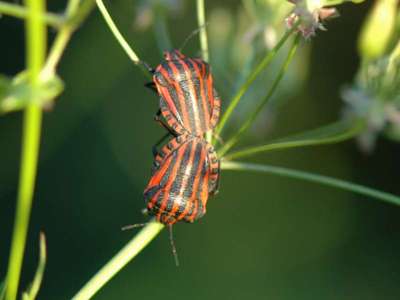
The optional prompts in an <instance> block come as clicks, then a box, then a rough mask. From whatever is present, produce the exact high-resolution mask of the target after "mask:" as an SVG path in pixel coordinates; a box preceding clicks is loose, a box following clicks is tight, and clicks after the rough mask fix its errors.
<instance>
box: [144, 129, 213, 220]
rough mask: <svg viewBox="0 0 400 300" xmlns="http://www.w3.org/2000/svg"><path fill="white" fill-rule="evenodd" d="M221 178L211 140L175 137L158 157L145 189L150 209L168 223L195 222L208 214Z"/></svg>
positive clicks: (187, 136)
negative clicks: (207, 210) (209, 199)
mask: <svg viewBox="0 0 400 300" xmlns="http://www.w3.org/2000/svg"><path fill="white" fill-rule="evenodd" d="M218 178H219V160H218V159H217V156H216V153H215V151H214V149H213V147H212V146H211V145H210V144H209V143H207V142H206V141H205V140H204V139H202V138H199V137H195V136H193V135H180V136H178V137H176V138H173V139H172V140H171V141H169V142H168V143H167V144H166V145H165V146H164V147H162V149H161V150H160V151H159V153H158V154H157V155H156V157H155V160H154V165H153V170H152V177H151V179H150V182H149V183H148V185H147V187H146V189H145V191H144V198H145V200H146V202H147V211H148V213H149V214H150V215H153V216H155V217H156V220H157V221H159V222H161V223H163V224H166V225H173V224H175V223H176V222H178V221H180V220H183V221H186V222H190V223H192V222H194V221H195V220H197V219H199V218H201V217H202V216H203V215H204V214H205V212H206V204H207V200H208V197H209V195H210V194H211V195H212V194H214V193H215V192H216V189H217V185H218Z"/></svg>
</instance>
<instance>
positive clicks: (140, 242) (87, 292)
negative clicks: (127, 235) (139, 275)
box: [72, 220, 164, 300]
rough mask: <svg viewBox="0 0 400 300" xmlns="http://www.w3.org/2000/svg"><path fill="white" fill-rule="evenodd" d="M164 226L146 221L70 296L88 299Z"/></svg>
mask: <svg viewBox="0 0 400 300" xmlns="http://www.w3.org/2000/svg"><path fill="white" fill-rule="evenodd" d="M163 228H164V225H163V224H161V223H158V222H155V221H154V220H153V221H151V222H150V223H148V224H147V225H146V226H145V227H144V228H143V229H142V230H141V231H140V232H139V233H138V234H137V235H136V236H135V237H134V238H133V239H132V240H131V241H130V242H128V244H126V245H125V246H124V248H122V249H121V250H120V251H119V252H118V253H117V254H116V255H115V256H114V257H113V258H112V259H111V260H110V261H109V262H108V263H107V264H106V265H104V266H103V267H102V268H101V269H100V270H99V271H98V272H97V274H95V275H94V276H93V277H92V278H91V279H90V280H89V281H88V282H87V283H86V284H85V285H84V286H83V287H82V289H81V290H80V291H79V292H78V293H77V294H76V295H75V296H74V297H73V298H72V299H73V300H86V299H90V298H91V297H92V296H93V295H94V294H96V293H97V292H98V291H99V290H100V289H101V288H102V287H103V286H104V285H105V284H106V283H107V282H108V281H110V280H111V278H112V277H113V276H114V275H115V274H116V273H118V272H119V271H120V270H121V269H122V268H123V267H124V266H125V265H126V264H127V263H128V262H130V261H131V260H132V259H133V258H135V257H136V255H137V254H138V253H140V252H141V251H142V250H143V249H144V248H145V247H146V246H147V245H148V244H149V243H150V242H151V241H152V240H153V239H154V238H155V237H156V236H157V234H158V233H159V232H160V231H161V230H162V229H163Z"/></svg>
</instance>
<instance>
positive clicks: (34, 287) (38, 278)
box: [22, 232, 47, 300]
mask: <svg viewBox="0 0 400 300" xmlns="http://www.w3.org/2000/svg"><path fill="white" fill-rule="evenodd" d="M46 260H47V250H46V236H45V235H44V233H43V232H41V233H40V237H39V264H38V267H37V270H36V273H35V276H34V277H33V281H32V284H31V286H30V288H29V290H28V291H27V292H25V293H24V294H23V296H22V299H23V300H25V299H27V300H34V299H36V297H37V294H38V293H39V289H40V286H41V284H42V280H43V275H44V271H45V268H46Z"/></svg>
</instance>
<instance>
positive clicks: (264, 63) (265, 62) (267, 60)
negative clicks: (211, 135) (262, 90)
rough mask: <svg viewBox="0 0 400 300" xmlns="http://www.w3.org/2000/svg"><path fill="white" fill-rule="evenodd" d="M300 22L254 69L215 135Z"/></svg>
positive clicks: (226, 112) (233, 100) (234, 98)
mask: <svg viewBox="0 0 400 300" xmlns="http://www.w3.org/2000/svg"><path fill="white" fill-rule="evenodd" d="M297 25H298V22H297V23H296V24H295V25H294V26H293V27H292V28H291V29H290V30H288V31H287V32H286V33H285V34H284V35H283V37H282V38H281V39H280V41H279V42H278V43H277V44H276V45H275V47H274V48H273V49H272V50H271V51H269V52H268V53H267V55H266V56H265V57H264V59H263V60H262V61H261V62H260V64H259V65H258V66H257V67H256V68H255V69H254V71H253V72H252V73H251V74H250V75H249V76H248V77H247V79H246V81H245V82H244V83H243V85H242V86H241V87H240V88H239V90H238V92H237V93H236V95H235V96H234V97H233V99H232V101H231V102H230V103H229V106H228V108H227V109H226V111H225V113H224V114H223V116H222V118H221V121H220V123H219V125H218V126H217V128H216V129H215V134H216V135H217V136H219V135H220V134H221V131H222V130H223V128H224V127H225V125H226V122H227V121H228V120H229V118H230V117H231V115H232V113H233V111H234V110H235V108H236V106H237V105H238V104H239V101H240V99H241V98H242V96H243V95H244V93H245V92H246V91H247V90H248V89H249V88H250V85H251V84H252V83H253V82H254V80H255V79H256V78H257V77H258V75H260V73H261V72H262V71H263V70H264V69H265V68H266V67H267V66H268V65H269V64H270V63H271V61H272V60H273V58H274V57H275V55H276V54H277V53H278V51H279V49H280V48H281V47H282V46H283V45H284V44H285V42H286V41H287V39H288V38H289V36H290V35H291V34H292V33H293V32H294V31H295V30H296V29H297Z"/></svg>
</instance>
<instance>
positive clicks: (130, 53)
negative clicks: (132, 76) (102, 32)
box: [96, 0, 151, 79]
mask: <svg viewBox="0 0 400 300" xmlns="http://www.w3.org/2000/svg"><path fill="white" fill-rule="evenodd" d="M96 3H97V7H98V8H99V10H100V12H101V14H102V15H103V18H104V20H105V21H106V23H107V25H108V27H109V28H110V30H111V32H112V34H113V35H114V37H115V38H116V40H117V41H118V42H119V44H120V45H121V47H122V49H124V51H125V53H126V54H127V55H128V57H129V58H130V59H131V61H132V62H133V63H134V64H135V65H137V66H139V68H140V69H141V70H142V72H143V74H144V75H145V76H146V77H147V78H150V79H151V74H150V73H149V71H148V70H147V68H146V67H145V66H144V64H143V63H142V62H141V60H140V59H139V57H138V56H137V55H136V53H135V51H133V50H132V48H131V47H130V46H129V44H128V42H127V41H126V40H125V38H124V37H123V36H122V34H121V32H120V31H119V30H118V28H117V26H116V25H115V23H114V21H113V20H112V18H111V16H110V14H109V13H108V11H107V8H106V7H105V5H104V3H103V1H102V0H96Z"/></svg>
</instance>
